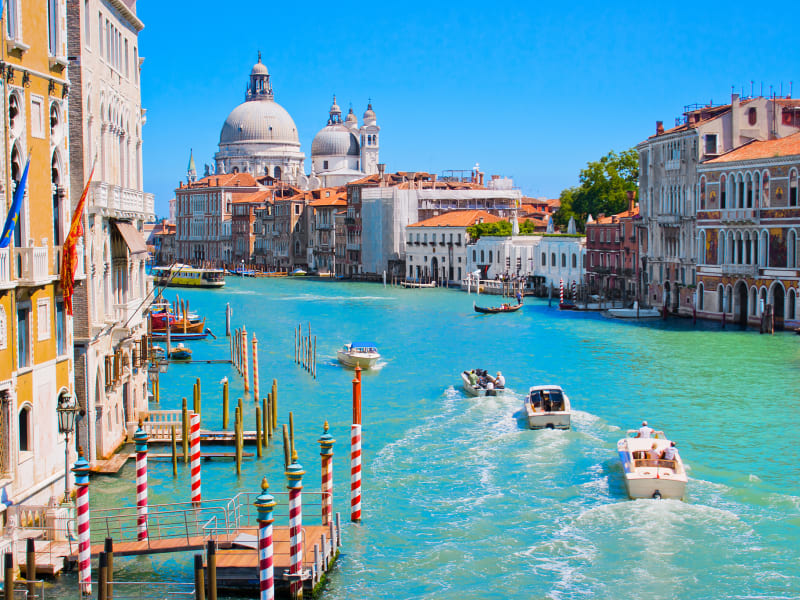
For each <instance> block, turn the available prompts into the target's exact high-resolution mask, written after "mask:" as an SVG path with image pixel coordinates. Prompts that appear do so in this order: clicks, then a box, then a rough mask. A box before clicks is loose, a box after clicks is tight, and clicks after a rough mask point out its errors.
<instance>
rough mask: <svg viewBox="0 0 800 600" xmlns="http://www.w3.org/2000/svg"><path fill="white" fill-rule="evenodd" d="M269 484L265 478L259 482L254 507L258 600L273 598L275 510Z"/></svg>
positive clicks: (271, 599)
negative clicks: (256, 530) (269, 492)
mask: <svg viewBox="0 0 800 600" xmlns="http://www.w3.org/2000/svg"><path fill="white" fill-rule="evenodd" d="M268 489H269V484H268V483H267V478H266V477H264V479H262V480H261V494H260V495H259V496H258V497H257V498H256V501H255V506H256V509H257V510H258V516H257V517H256V518H257V520H258V589H259V596H258V597H259V600H274V598H275V570H274V567H273V562H272V523H273V522H274V521H275V519H273V518H272V509H273V508H275V498H273V497H272V495H271V494H268V493H267V490H268Z"/></svg>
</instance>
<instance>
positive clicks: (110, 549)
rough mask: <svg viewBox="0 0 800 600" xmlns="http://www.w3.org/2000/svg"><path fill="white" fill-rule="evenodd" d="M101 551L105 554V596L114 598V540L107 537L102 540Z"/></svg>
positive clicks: (110, 598)
mask: <svg viewBox="0 0 800 600" xmlns="http://www.w3.org/2000/svg"><path fill="white" fill-rule="evenodd" d="M103 551H104V552H105V555H106V581H107V583H106V598H108V600H113V598H114V540H113V539H112V538H110V537H107V538H106V539H105V541H104V542H103Z"/></svg>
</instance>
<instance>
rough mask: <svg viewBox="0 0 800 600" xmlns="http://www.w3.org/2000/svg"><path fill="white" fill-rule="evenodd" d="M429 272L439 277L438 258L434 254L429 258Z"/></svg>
mask: <svg viewBox="0 0 800 600" xmlns="http://www.w3.org/2000/svg"><path fill="white" fill-rule="evenodd" d="M431 273H432V274H433V276H434V277H437V278H438V277H439V260H438V259H437V258H436V257H435V256H434V257H433V258H431Z"/></svg>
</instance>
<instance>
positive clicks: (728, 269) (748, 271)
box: [720, 265, 758, 277]
mask: <svg viewBox="0 0 800 600" xmlns="http://www.w3.org/2000/svg"><path fill="white" fill-rule="evenodd" d="M720 270H721V271H722V274H723V275H732V276H737V277H758V265H721V266H720Z"/></svg>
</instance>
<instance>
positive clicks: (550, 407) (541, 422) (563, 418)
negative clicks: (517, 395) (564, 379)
mask: <svg viewBox="0 0 800 600" xmlns="http://www.w3.org/2000/svg"><path fill="white" fill-rule="evenodd" d="M571 411H572V407H571V406H570V403H569V398H568V397H567V395H566V394H565V393H564V390H562V389H561V386H558V385H535V386H533V387H531V389H530V392H529V393H528V396H527V397H526V398H525V413H526V414H527V416H528V427H530V428H531V429H545V428H547V429H569V427H570V415H571Z"/></svg>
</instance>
